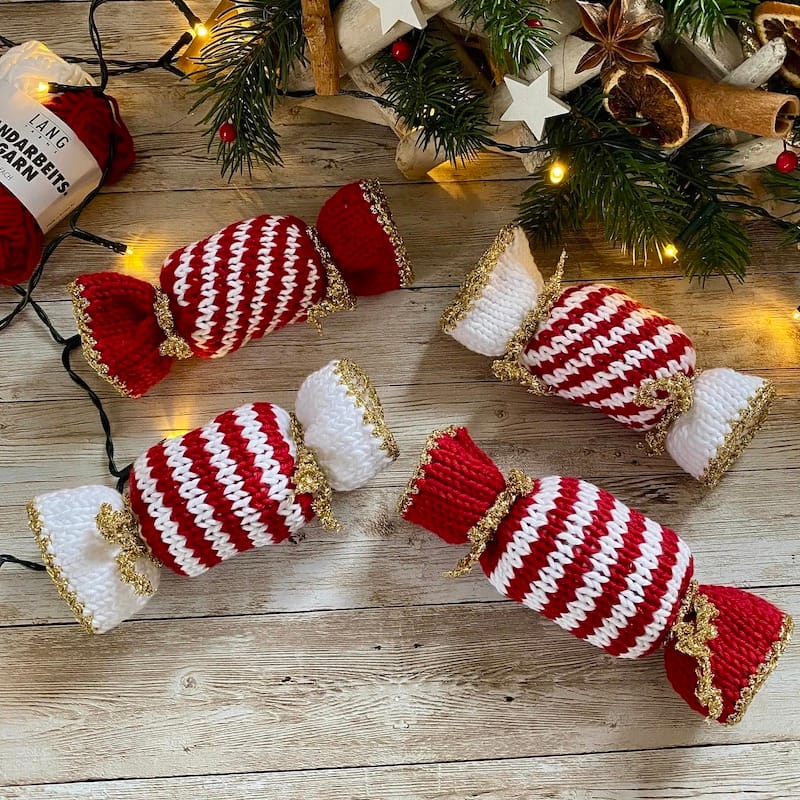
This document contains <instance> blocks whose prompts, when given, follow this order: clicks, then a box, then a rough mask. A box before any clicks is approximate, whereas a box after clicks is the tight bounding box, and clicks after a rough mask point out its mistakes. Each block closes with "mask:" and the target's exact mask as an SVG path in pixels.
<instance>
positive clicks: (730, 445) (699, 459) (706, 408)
mask: <svg viewBox="0 0 800 800" xmlns="http://www.w3.org/2000/svg"><path fill="white" fill-rule="evenodd" d="M774 395H775V390H774V389H773V387H772V384H771V383H770V382H769V381H766V380H764V379H763V378H758V377H756V376H755V375H744V374H742V373H741V372H736V371H735V370H732V369H728V368H727V367H720V368H718V369H709V370H706V371H705V372H701V373H700V374H699V375H698V376H697V378H696V379H695V383H694V399H693V401H692V407H691V409H690V410H689V411H688V412H686V413H685V414H683V415H682V416H680V417H678V419H677V420H676V421H675V422H674V423H673V424H672V426H671V428H670V430H669V433H668V435H667V441H666V447H667V452H668V453H669V454H670V455H671V456H672V458H673V459H674V460H675V462H676V463H677V464H678V466H680V467H681V469H683V470H685V471H686V472H688V473H689V474H690V475H692V476H694V477H695V478H697V480H699V481H701V482H702V483H704V484H706V485H708V486H714V485H716V484H717V483H718V481H719V479H720V478H721V477H722V475H723V474H724V473H725V472H726V470H727V469H728V468H729V467H730V466H731V464H732V463H733V462H734V461H735V460H736V459H737V458H738V457H739V456H740V455H741V454H742V452H743V451H744V449H745V448H746V447H747V445H748V444H749V443H750V441H751V439H752V438H753V436H755V434H756V433H757V432H758V430H759V428H760V427H761V425H762V424H763V422H764V419H765V418H766V416H767V414H768V412H769V408H770V405H771V403H772V400H773V398H774Z"/></svg>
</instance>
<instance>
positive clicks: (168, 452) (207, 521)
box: [161, 436, 238, 561]
mask: <svg viewBox="0 0 800 800" xmlns="http://www.w3.org/2000/svg"><path fill="white" fill-rule="evenodd" d="M161 447H162V448H163V451H164V456H165V457H166V462H167V466H168V467H169V468H170V469H171V470H172V477H173V480H174V482H175V486H176V487H177V489H178V494H179V495H180V496H181V498H183V500H185V501H186V510H187V511H188V512H189V513H190V514H191V515H192V517H193V521H194V524H195V525H196V526H197V527H198V528H200V529H201V530H203V531H204V534H203V538H204V539H205V540H206V541H207V542H208V543H209V544H210V545H211V547H212V548H213V550H214V552H215V553H216V554H217V555H218V556H219V557H220V558H221V559H222V560H223V561H224V560H225V559H226V558H230V557H231V556H235V555H236V553H237V552H238V550H237V549H236V546H235V545H234V544H233V542H232V541H231V540H230V537H229V536H228V534H227V533H225V531H223V530H222V524H221V523H220V522H219V521H218V520H216V519H215V518H214V507H213V506H211V505H209V504H208V503H207V502H206V497H207V495H206V493H205V492H204V491H203V490H202V489H200V487H199V482H200V477H199V476H198V475H197V473H196V472H195V471H194V469H193V467H194V461H193V460H192V459H191V458H189V457H188V456H187V455H186V448H184V446H183V437H182V436H176V437H174V438H172V439H165V440H164V441H163V442H162V443H161Z"/></svg>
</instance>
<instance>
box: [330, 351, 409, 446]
mask: <svg viewBox="0 0 800 800" xmlns="http://www.w3.org/2000/svg"><path fill="white" fill-rule="evenodd" d="M333 371H334V373H335V374H336V375H337V376H338V377H339V381H340V382H341V383H342V384H343V385H344V386H345V388H346V389H347V394H348V395H349V396H350V397H352V398H353V400H354V402H355V404H356V406H358V408H360V409H361V416H362V419H363V420H364V424H365V425H371V426H372V435H373V436H374V437H375V438H376V439H380V448H381V450H383V452H384V453H386V455H387V456H389V458H391V459H392V461H395V460H396V459H397V457H398V456H399V455H400V450H399V448H398V447H397V442H396V441H395V438H394V436H392V432H391V431H390V430H389V428H388V427H387V425H386V418H385V417H384V414H383V406H382V405H381V401H380V398H379V397H378V393H377V392H376V391H375V387H374V386H373V385H372V381H371V380H370V379H369V375H367V373H366V372H364V370H363V369H361V367H359V366H358V364H356V363H355V361H351V360H350V359H349V358H342V359H340V360H339V361H337V362H336V366H335V367H334V368H333Z"/></svg>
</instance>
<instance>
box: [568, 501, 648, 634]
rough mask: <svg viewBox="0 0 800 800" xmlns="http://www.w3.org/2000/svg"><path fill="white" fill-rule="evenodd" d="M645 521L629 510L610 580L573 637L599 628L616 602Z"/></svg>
mask: <svg viewBox="0 0 800 800" xmlns="http://www.w3.org/2000/svg"><path fill="white" fill-rule="evenodd" d="M645 522H646V518H645V517H644V515H643V514H641V513H640V512H638V511H635V510H634V509H630V518H629V520H628V526H627V529H626V531H625V533H624V534H623V535H622V547H621V548H620V549H619V550H618V551H617V553H616V560H615V561H614V563H613V564H611V565H610V567H609V573H610V576H609V579H608V581H607V582H606V583H605V584H604V586H603V591H602V592H601V594H600V596H599V597H598V598H597V602H596V603H595V607H594V609H593V610H592V611H590V612H589V613H588V614H587V615H586V619H585V620H584V621H583V622H581V623H580V625H578V627H577V628H574V629H573V630H572V634H573V635H574V636H577V637H578V638H579V639H585V638H586V637H587V636H590V635H591V634H592V633H593V632H594V631H595V630H596V629H597V628H599V627H600V626H601V625H602V624H603V622H604V621H605V619H606V618H607V617H609V616H610V613H611V609H612V608H613V607H614V606H615V605H616V604H617V602H618V601H619V596H620V594H622V592H623V591H624V590H625V587H626V585H627V584H626V578H627V577H628V575H629V574H630V570H631V567H632V564H633V562H634V561H635V560H636V559H637V558H638V557H639V555H640V552H641V550H640V548H641V545H642V542H644V529H645Z"/></svg>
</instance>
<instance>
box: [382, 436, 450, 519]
mask: <svg viewBox="0 0 800 800" xmlns="http://www.w3.org/2000/svg"><path fill="white" fill-rule="evenodd" d="M457 431H458V426H456V425H450V426H449V427H447V428H441V429H439V430H435V431H431V433H430V434H428V438H427V439H426V440H425V447H423V449H422V454H421V455H420V457H419V461H418V462H417V466H416V468H415V469H414V472H413V473H412V475H411V477H410V478H409V479H408V483H407V484H406V488H405V490H404V491H403V494H402V495H400V499H399V500H398V501H397V513H398V514H400V516H401V517H402V516H404V515H405V513H406V511H408V509H409V508H410V507H411V503H412V502H413V497H414V495H416V494H419V487H418V486H417V483H418V482H419V481H420V479H421V478H422V477H423V476H424V475H425V467H427V466H428V464H430V463H431V453H432V452H433V449H434V448H435V447H436V442H438V441H439V439H441V438H442V437H443V436H455V435H456V432H457Z"/></svg>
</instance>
